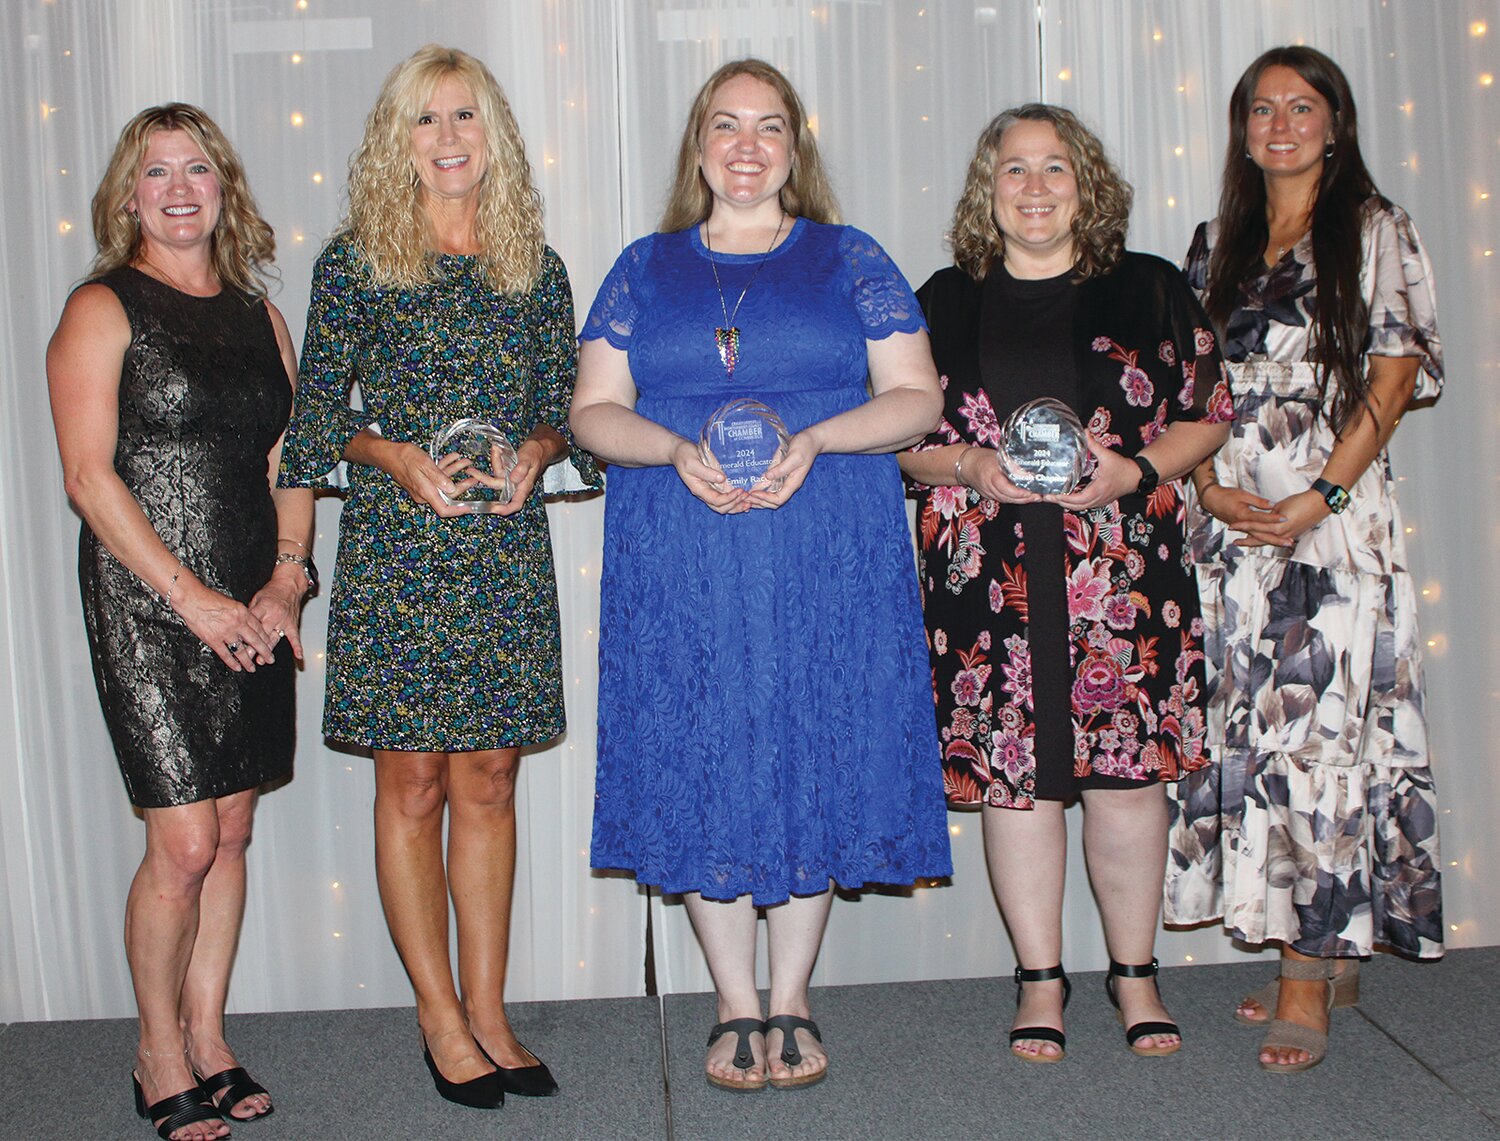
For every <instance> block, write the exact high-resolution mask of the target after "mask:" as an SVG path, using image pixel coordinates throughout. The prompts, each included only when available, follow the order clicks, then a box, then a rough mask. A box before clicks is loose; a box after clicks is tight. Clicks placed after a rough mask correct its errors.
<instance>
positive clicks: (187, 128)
mask: <svg viewBox="0 0 1500 1141" xmlns="http://www.w3.org/2000/svg"><path fill="white" fill-rule="evenodd" d="M159 131H182V132H183V133H184V134H186V135H188V137H190V138H191V139H192V140H193V142H194V143H196V144H197V145H198V148H199V149H200V150H202V152H203V157H204V158H206V159H208V161H209V164H210V165H211V166H212V167H213V170H214V176H215V177H216V178H217V179H218V180H219V199H220V200H219V221H218V224H217V225H216V226H215V227H214V232H213V235H212V237H211V238H210V257H211V259H212V261H213V267H214V272H215V273H216V274H217V275H218V277H219V280H220V281H221V282H223V283H224V284H225V285H229V286H233V287H234V288H235V289H238V290H240V291H242V292H244V293H248V294H250V295H252V296H254V297H264V296H265V295H266V280H267V278H269V277H271V276H272V275H273V274H274V270H273V269H272V264H271V263H272V262H273V261H274V260H275V257H276V234H275V233H274V232H273V231H272V229H271V227H270V224H269V223H267V222H266V220H265V219H264V218H263V217H261V213H260V209H259V208H258V207H257V206H256V205H255V199H254V197H253V196H252V195H251V193H250V184H249V182H248V181H247V180H246V178H245V168H244V165H243V164H242V163H241V162H240V156H239V155H237V154H236V153H235V150H234V147H232V146H231V145H230V143H229V140H228V138H226V137H225V135H224V132H223V131H221V130H220V129H219V125H218V124H217V123H215V122H214V121H213V120H212V119H211V118H209V116H208V114H207V112H205V111H204V110H203V109H202V108H200V107H194V106H193V105H192V104H190V103H163V104H161V105H160V106H157V107H147V108H146V109H145V110H144V111H140V112H137V113H136V114H135V116H133V117H132V118H131V120H130V122H128V123H126V124H125V127H124V129H123V130H121V132H120V138H119V141H118V142H116V143H115V149H114V153H113V154H111V155H110V156H109V163H108V164H107V165H106V166H105V168H104V177H103V178H101V179H100V180H99V187H98V189H97V190H95V191H94V202H93V211H92V212H93V223H94V242H95V244H96V245H97V246H98V248H99V252H98V254H96V255H95V257H94V264H93V265H92V266H90V267H89V276H90V277H102V276H103V275H104V274H106V273H109V272H110V271H112V270H116V269H119V268H120V267H121V266H122V265H134V264H136V263H137V262H139V261H140V260H141V258H142V256H143V254H144V248H145V236H144V235H143V234H142V232H141V223H140V219H139V218H138V217H137V216H136V215H135V213H134V212H133V211H131V210H129V209H128V207H129V205H130V200H131V199H132V198H133V197H135V190H136V186H137V185H138V184H139V182H140V179H141V168H142V166H143V165H144V164H145V161H146V149H147V148H148V147H149V146H150V145H151V137H152V136H153V135H155V134H156V133H157V132H159Z"/></svg>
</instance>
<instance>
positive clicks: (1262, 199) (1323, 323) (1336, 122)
mask: <svg viewBox="0 0 1500 1141" xmlns="http://www.w3.org/2000/svg"><path fill="white" fill-rule="evenodd" d="M1271 67H1289V68H1291V69H1292V70H1293V71H1295V72H1296V73H1297V74H1298V75H1299V76H1301V77H1302V79H1303V80H1304V81H1305V82H1306V83H1307V85H1308V86H1309V87H1311V88H1312V89H1313V90H1314V91H1316V92H1317V93H1318V94H1319V95H1321V96H1322V97H1323V98H1324V99H1325V100H1326V101H1327V103H1328V108H1329V110H1330V111H1331V112H1332V113H1333V123H1332V128H1333V148H1332V150H1331V151H1325V153H1324V158H1323V169H1322V172H1321V174H1320V175H1319V177H1318V190H1317V198H1316V200H1315V201H1314V203H1313V209H1312V222H1311V230H1312V249H1313V272H1314V273H1315V275H1316V277H1317V282H1318V288H1317V293H1316V299H1315V305H1314V308H1315V309H1316V313H1315V314H1314V323H1313V329H1312V337H1311V348H1310V352H1311V356H1312V359H1313V361H1314V362H1315V363H1316V364H1318V365H1319V366H1321V367H1320V368H1319V370H1318V395H1319V399H1320V402H1321V404H1322V410H1323V413H1324V415H1325V416H1327V418H1328V422H1329V423H1330V424H1332V425H1333V427H1334V430H1335V431H1342V430H1343V429H1344V428H1345V427H1346V426H1347V425H1348V423H1349V420H1350V417H1351V416H1353V415H1354V413H1355V411H1356V410H1357V409H1358V408H1360V407H1361V406H1362V405H1364V404H1365V403H1366V400H1367V396H1368V393H1369V381H1368V379H1367V378H1366V376H1365V370H1364V367H1363V365H1364V359H1363V358H1364V350H1365V344H1366V340H1367V338H1368V336H1369V327H1370V311H1369V307H1368V306H1367V305H1366V304H1365V299H1364V295H1363V292H1362V291H1361V289H1360V281H1359V277H1360V270H1361V268H1362V262H1363V260H1364V253H1363V251H1364V245H1363V231H1364V216H1365V204H1366V202H1367V201H1369V200H1370V199H1371V198H1374V199H1376V200H1377V201H1378V202H1379V203H1380V204H1381V205H1382V206H1384V205H1388V203H1387V202H1386V200H1385V199H1384V198H1382V197H1380V192H1379V191H1378V190H1377V189H1376V188H1375V180H1374V179H1373V178H1371V177H1370V172H1369V170H1368V169H1366V167H1365V160H1364V157H1363V156H1362V155H1361V154H1360V151H1359V126H1358V122H1357V120H1356V115H1355V110H1354V95H1353V93H1352V92H1351V91H1350V90H1349V81H1348V80H1347V79H1346V78H1345V77H1344V73H1343V72H1342V71H1340V70H1339V66H1338V64H1336V63H1334V62H1333V60H1331V59H1329V58H1328V57H1327V56H1326V55H1324V54H1323V53H1322V52H1320V51H1318V50H1316V49H1315V48H1309V47H1280V48H1272V49H1271V50H1270V51H1268V52H1265V53H1264V54H1263V55H1261V56H1260V57H1259V58H1258V59H1256V61H1255V62H1254V63H1252V64H1251V65H1250V66H1249V67H1248V68H1246V69H1245V74H1244V75H1242V76H1240V81H1239V83H1237V84H1236V85H1235V88H1234V94H1233V95H1231V96H1230V98H1229V146H1228V148H1227V149H1226V150H1225V152H1224V174H1223V178H1222V182H1221V188H1220V191H1219V227H1218V230H1219V232H1218V237H1217V239H1216V241H1215V243H1214V250H1213V255H1212V256H1211V257H1210V258H1209V263H1208V294H1207V296H1206V297H1205V299H1204V308H1205V309H1206V310H1208V315H1209V317H1210V318H1211V319H1212V320H1213V323H1214V325H1215V327H1216V328H1217V329H1218V330H1219V333H1220V336H1221V337H1222V335H1223V333H1224V330H1225V326H1226V325H1227V324H1228V322H1229V316H1230V314H1231V313H1232V312H1233V311H1234V309H1235V307H1236V306H1237V305H1238V303H1239V288H1240V283H1241V282H1243V281H1244V280H1245V279H1246V278H1247V277H1249V276H1250V275H1251V274H1252V273H1256V272H1259V267H1258V266H1257V263H1258V262H1260V261H1261V259H1262V258H1263V257H1264V255H1265V249H1266V243H1267V242H1268V241H1269V240H1270V227H1269V225H1268V224H1267V222H1266V180H1265V176H1264V175H1263V174H1262V173H1261V169H1260V167H1258V166H1256V165H1255V162H1254V160H1252V159H1251V158H1250V155H1249V149H1248V147H1247V145H1246V144H1247V139H1248V129H1249V122H1250V104H1251V103H1252V102H1253V101H1254V99H1255V89H1256V87H1257V86H1258V85H1259V84H1260V77H1261V75H1262V74H1263V73H1264V72H1265V71H1266V69H1267V68H1271ZM1330 382H1331V386H1332V401H1331V402H1330V400H1329V391H1330Z"/></svg>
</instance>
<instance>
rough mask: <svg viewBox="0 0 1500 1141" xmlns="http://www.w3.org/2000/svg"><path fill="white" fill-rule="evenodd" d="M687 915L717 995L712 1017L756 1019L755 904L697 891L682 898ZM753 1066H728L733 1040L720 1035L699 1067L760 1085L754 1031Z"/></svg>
mask: <svg viewBox="0 0 1500 1141" xmlns="http://www.w3.org/2000/svg"><path fill="white" fill-rule="evenodd" d="M682 899H683V902H684V903H685V904H686V905H687V912H688V918H689V919H691V920H692V922H693V931H694V932H695V933H696V934H697V936H698V942H699V944H700V945H701V946H702V947H703V955H704V957H705V958H706V959H707V960H708V971H709V974H711V975H712V976H713V980H714V990H715V991H716V992H717V995H718V1000H719V1009H718V1019H719V1021H720V1022H728V1021H730V1020H731V1019H734V1018H755V1019H759V1018H760V1016H761V1015H760V992H759V991H757V990H756V989H755V908H754V907H753V906H752V905H751V903H750V897H749V896H748V895H742V896H740V897H739V898H738V899H736V900H733V901H731V902H728V903H721V902H719V901H718V900H712V899H704V898H703V896H701V895H699V894H698V893H697V892H692V893H690V894H688V895H684V896H683V897H682ZM750 1042H751V1049H752V1050H753V1051H754V1052H755V1065H754V1066H752V1067H751V1068H750V1069H749V1070H748V1071H745V1070H738V1069H735V1067H734V1064H733V1063H734V1052H735V1046H736V1043H737V1039H736V1038H735V1036H734V1035H733V1034H726V1035H724V1037H722V1038H720V1039H719V1040H718V1041H717V1042H715V1043H714V1044H713V1046H712V1047H710V1049H709V1051H708V1060H707V1062H706V1063H705V1068H706V1069H707V1071H708V1072H709V1073H710V1074H715V1075H717V1076H718V1077H720V1078H724V1079H727V1080H729V1081H745V1082H750V1083H752V1084H759V1085H764V1084H765V1079H766V1061H765V1058H766V1055H765V1048H766V1044H765V1040H764V1039H762V1038H761V1037H760V1035H758V1034H757V1035H753V1036H752V1037H751V1039H750Z"/></svg>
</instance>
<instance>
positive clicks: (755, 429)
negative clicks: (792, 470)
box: [698, 398, 789, 491]
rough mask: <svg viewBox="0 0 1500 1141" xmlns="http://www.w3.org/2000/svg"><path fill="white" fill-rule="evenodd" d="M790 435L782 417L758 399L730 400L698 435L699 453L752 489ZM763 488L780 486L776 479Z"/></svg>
mask: <svg viewBox="0 0 1500 1141" xmlns="http://www.w3.org/2000/svg"><path fill="white" fill-rule="evenodd" d="M788 442H789V436H788V435H787V430H786V425H785V424H783V423H782V422H781V417H780V416H778V415H776V413H775V412H773V411H771V409H769V408H767V407H766V406H765V405H764V404H762V403H761V402H760V401H758V400H747V399H743V398H741V399H739V400H731V401H730V402H729V403H728V404H726V405H724V406H723V407H722V408H719V409H718V410H717V411H715V412H714V414H713V415H712V416H710V417H709V418H708V422H707V423H705V424H704V425H703V431H702V433H701V434H700V435H699V436H698V454H699V455H701V456H702V457H703V462H704V463H711V462H715V463H717V464H718V465H719V467H720V468H722V469H723V471H724V477H725V479H726V480H727V481H728V483H729V484H730V485H731V486H732V487H740V488H744V489H745V490H746V491H749V490H750V489H751V488H753V487H756V485H758V484H759V483H760V482H761V477H762V476H763V475H765V472H766V469H767V468H768V467H770V466H771V465H772V464H773V463H775V462H776V461H777V460H779V459H780V458H781V457H782V456H783V455H785V454H786V447H787V443H788ZM761 490H763V491H779V490H781V481H780V480H773V481H772V482H771V483H769V484H767V485H766V486H765V487H763V488H761Z"/></svg>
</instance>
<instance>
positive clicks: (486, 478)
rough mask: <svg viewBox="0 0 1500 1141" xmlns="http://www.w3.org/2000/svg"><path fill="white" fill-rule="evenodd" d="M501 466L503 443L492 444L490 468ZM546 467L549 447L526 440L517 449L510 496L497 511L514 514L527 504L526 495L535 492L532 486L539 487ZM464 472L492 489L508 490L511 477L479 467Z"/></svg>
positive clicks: (491, 469) (500, 513)
mask: <svg viewBox="0 0 1500 1141" xmlns="http://www.w3.org/2000/svg"><path fill="white" fill-rule="evenodd" d="M499 466H500V456H499V446H498V445H494V444H492V445H491V446H490V471H494V470H496V469H497V468H498V467H499ZM546 469H547V449H546V448H545V447H543V446H542V444H541V443H539V442H538V441H536V440H522V441H521V446H520V447H519V448H517V449H516V466H515V467H513V468H511V469H510V475H509V479H510V499H509V500H507V501H506V503H505V504H504V505H503V506H501V507H497V508H495V510H494V512H493V514H495V515H514V514H515V513H516V512H517V511H519V510H521V508H523V507H525V506H526V497H527V496H529V495H530V494H531V489H532V488H533V487H535V486H536V481H537V480H538V479H539V478H540V477H541V474H542V472H544V471H545V470H546ZM464 475H465V476H468V477H471V478H473V479H475V480H477V481H478V482H480V483H482V484H484V486H485V487H488V488H489V489H490V490H491V491H502V490H504V488H505V481H506V478H507V477H506V476H495V475H491V474H490V473H489V472H486V471H480V470H479V469H478V468H477V467H468V468H465V469H464Z"/></svg>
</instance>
